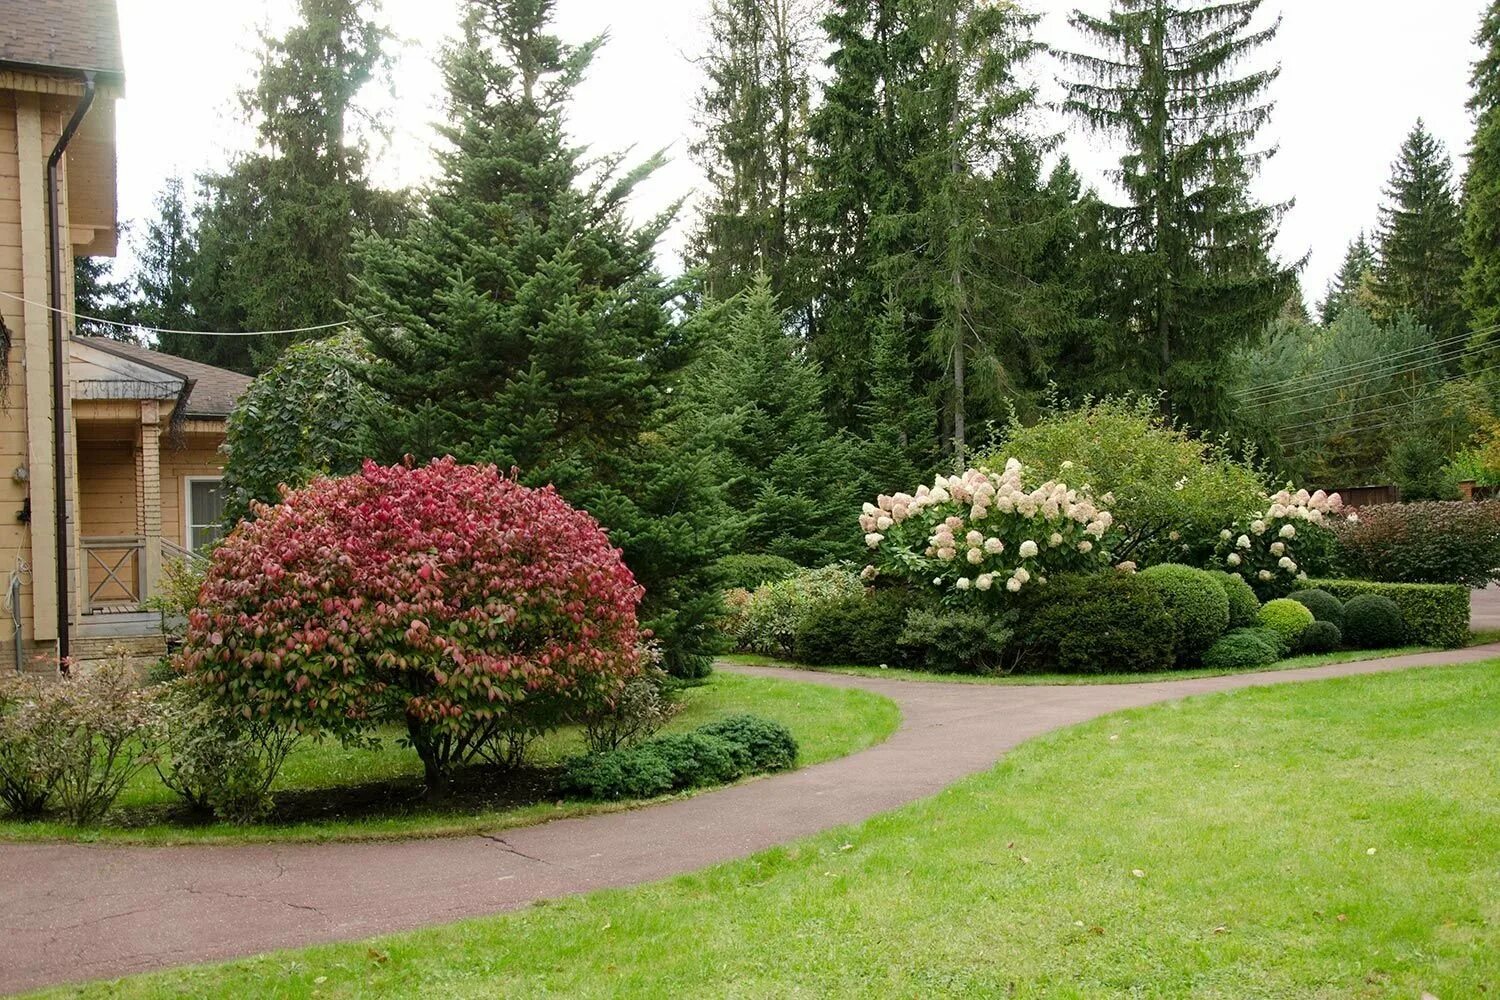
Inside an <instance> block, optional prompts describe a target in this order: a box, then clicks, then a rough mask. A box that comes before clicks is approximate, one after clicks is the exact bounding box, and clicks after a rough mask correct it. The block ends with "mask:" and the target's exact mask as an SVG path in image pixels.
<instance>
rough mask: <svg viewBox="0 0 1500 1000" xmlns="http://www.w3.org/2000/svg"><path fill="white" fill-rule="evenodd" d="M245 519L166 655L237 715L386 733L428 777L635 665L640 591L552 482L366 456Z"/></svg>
mask: <svg viewBox="0 0 1500 1000" xmlns="http://www.w3.org/2000/svg"><path fill="white" fill-rule="evenodd" d="M255 513H256V514H257V519H256V520H254V521H249V522H245V523H242V524H241V525H240V526H239V527H237V528H236V529H235V530H234V531H233V532H232V533H231V534H230V535H229V537H228V538H226V539H225V540H224V542H223V543H222V544H221V545H220V546H219V547H218V548H217V549H216V550H215V552H214V555H213V560H212V563H211V565H210V567H209V570H208V574H207V578H206V580H205V582H204V585H203V589H202V592H201V595H200V601H199V607H198V608H197V609H195V610H194V611H193V612H192V614H191V615H190V617H189V623H188V634H187V637H186V642H185V647H184V657H183V663H184V668H185V669H186V670H187V671H188V672H189V673H190V674H191V675H192V676H194V677H196V678H197V679H198V681H199V682H200V683H201V684H202V685H203V686H204V688H205V689H206V690H208V691H209V692H210V693H211V694H212V695H213V697H214V698H215V699H216V700H218V701H220V702H222V703H224V704H226V705H228V706H230V707H232V708H234V709H235V710H237V711H239V712H241V713H242V714H245V715H247V716H249V715H260V716H261V717H269V718H273V719H280V720H282V721H283V722H284V723H285V724H287V725H289V726H294V727H297V728H300V729H303V730H306V731H312V732H322V733H328V734H331V735H336V736H339V737H340V738H343V739H349V738H351V737H358V736H360V735H362V734H364V733H366V732H368V730H369V729H370V728H371V727H373V726H375V725H377V724H380V723H385V722H401V721H404V722H405V723H406V725H407V729H408V733H409V734H410V737H411V740H412V742H413V744H414V745H415V747H416V749H417V751H418V752H419V753H420V754H421V755H422V759H423V762H424V764H426V765H427V774H428V779H429V782H440V781H442V780H443V779H444V778H445V777H446V776H447V773H448V771H449V770H450V769H451V767H452V766H454V765H456V764H460V763H464V762H466V761H468V760H470V759H473V758H474V757H476V756H489V755H490V754H489V753H488V751H490V750H492V749H493V745H494V743H495V742H496V741H499V740H509V741H511V742H512V745H513V744H514V741H515V739H516V738H517V732H519V731H520V730H522V729H526V730H531V731H540V730H544V729H547V728H551V727H553V726H556V725H557V724H558V723H559V722H560V721H561V720H562V719H563V718H565V717H567V716H568V715H569V714H570V713H572V712H574V711H577V710H580V709H583V708H586V707H589V706H592V705H597V704H599V702H600V701H601V700H602V701H608V700H610V699H611V698H613V697H614V695H615V694H616V693H617V692H618V691H619V690H620V688H621V687H622V686H623V684H624V682H625V680H626V679H628V678H629V677H631V676H633V675H635V674H636V673H637V672H638V671H639V669H640V652H639V649H638V646H639V644H640V641H641V633H640V629H639V627H638V625H637V621H636V606H637V604H638V603H639V601H640V597H641V588H640V587H638V586H637V585H636V582H635V578H634V577H633V576H632V575H631V573H630V570H629V569H627V568H626V566H625V564H624V563H623V562H622V561H621V558H620V553H619V551H618V550H617V549H615V548H613V547H612V546H611V545H610V542H609V539H608V537H607V536H606V535H605V533H604V531H603V530H602V529H601V528H600V527H599V525H598V523H597V522H595V521H594V519H593V518H591V517H590V516H589V515H587V514H585V513H583V512H581V511H578V510H575V509H574V508H572V507H570V506H568V504H567V503H565V502H564V501H563V500H562V498H561V497H559V496H558V495H557V494H556V493H555V492H554V491H553V490H552V489H551V487H547V488H544V489H529V488H527V487H525V486H522V485H520V484H518V483H516V482H513V481H512V480H509V479H506V478H504V477H502V476H501V475H500V474H499V473H498V472H497V471H496V469H495V468H494V467H493V466H466V465H460V464H458V463H457V462H455V461H454V460H453V459H451V458H445V459H441V460H438V461H434V462H432V463H430V464H428V465H424V466H416V467H412V466H392V467H383V466H378V465H375V464H374V463H366V465H365V466H364V469H363V471H362V472H360V473H359V474H356V475H352V476H348V477H345V478H340V479H318V480H314V481H313V482H312V483H311V484H309V485H308V486H307V487H305V488H303V489H300V490H296V491H294V492H292V493H290V494H288V495H287V496H286V498H285V499H284V500H283V501H282V502H281V503H280V504H278V505H277V506H275V507H264V506H262V507H258V508H257V509H256V511H255Z"/></svg>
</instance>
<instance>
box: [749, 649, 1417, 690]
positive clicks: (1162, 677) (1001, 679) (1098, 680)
mask: <svg viewBox="0 0 1500 1000" xmlns="http://www.w3.org/2000/svg"><path fill="white" fill-rule="evenodd" d="M1436 651H1437V650H1436V649H1435V647H1432V646H1407V647H1404V648H1401V649H1375V650H1371V649H1341V650H1338V651H1337V652H1333V653H1313V654H1309V655H1306V656H1293V657H1290V658H1288V659H1285V660H1281V661H1279V662H1277V663H1273V664H1271V665H1270V666H1268V667H1252V668H1249V669H1245V670H1224V669H1214V668H1211V667H1197V668H1194V669H1190V670H1169V671H1165V672H1161V673H1149V674H1046V673H1038V674H1006V675H1004V676H992V675H983V676H980V675H976V674H940V673H933V672H931V671H926V670H906V669H902V668H900V667H858V666H830V667H809V666H806V665H805V664H800V663H791V662H789V661H786V660H779V659H777V658H776V657H774V656H758V655H756V654H753V653H732V654H730V655H728V656H724V657H721V658H720V659H721V660H723V662H725V663H740V664H745V665H746V666H755V667H785V668H786V669H788V670H811V671H814V672H826V673H833V674H852V675H854V676H855V677H884V678H886V679H887V680H898V681H928V682H930V681H942V682H944V683H949V684H1014V685H1029V684H1144V683H1147V682H1149V681H1180V680H1187V679H1189V678H1192V677H1223V676H1226V675H1229V674H1250V673H1260V672H1262V671H1270V670H1297V669H1299V668H1302V667H1321V666H1326V665H1328V664H1330V663H1352V662H1354V661H1356V660H1382V659H1386V658H1388V657H1392V656H1406V655H1408V654H1410V653H1431V652H1436Z"/></svg>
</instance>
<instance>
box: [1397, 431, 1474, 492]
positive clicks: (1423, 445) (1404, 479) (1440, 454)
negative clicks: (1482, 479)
mask: <svg viewBox="0 0 1500 1000" xmlns="http://www.w3.org/2000/svg"><path fill="white" fill-rule="evenodd" d="M1449 457H1450V452H1449V450H1448V449H1447V448H1446V447H1445V446H1444V442H1443V441H1442V440H1441V439H1438V438H1433V437H1432V436H1430V435H1428V434H1426V433H1424V432H1422V431H1418V432H1416V433H1414V434H1408V435H1407V436H1405V437H1403V438H1402V439H1401V440H1400V441H1399V442H1397V444H1396V447H1395V448H1393V449H1391V453H1390V455H1389V457H1388V458H1387V459H1386V476H1385V478H1386V479H1387V480H1389V481H1390V482H1392V483H1394V484H1395V485H1396V488H1397V489H1399V490H1400V491H1401V499H1402V500H1403V501H1405V502H1411V501H1414V500H1457V499H1458V479H1457V477H1456V476H1454V474H1453V471H1452V470H1451V469H1450V468H1449V465H1448V459H1449Z"/></svg>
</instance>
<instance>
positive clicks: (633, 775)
mask: <svg viewBox="0 0 1500 1000" xmlns="http://www.w3.org/2000/svg"><path fill="white" fill-rule="evenodd" d="M796 759H797V741H796V739H795V738H794V737H793V736H792V734H791V733H790V732H789V731H787V729H786V727H785V726H782V725H780V724H779V723H776V722H772V721H770V720H768V719H761V718H758V717H756V716H750V715H735V716H730V717H729V718H726V719H721V720H719V721H718V722H713V723H709V724H708V725H706V726H700V727H699V728H698V729H695V730H693V731H692V732H688V733H673V734H670V735H667V736H658V737H656V738H655V739H652V740H647V741H645V742H643V743H637V744H635V745H634V746H630V747H626V748H624V749H621V750H610V751H607V752H604V753H591V754H584V755H582V756H579V757H573V758H571V759H570V760H568V761H567V762H566V763H565V764H564V765H563V774H562V778H561V786H562V790H563V791H564V792H566V793H568V794H570V795H575V796H578V797H580V798H589V799H612V800H618V799H640V798H650V797H652V796H654V795H664V794H666V793H667V792H675V791H681V790H682V789H685V788H698V787H702V786H704V785H713V784H721V783H724V782H728V781H734V780H735V779H736V778H739V777H742V776H744V775H746V774H755V773H760V772H764V771H776V770H784V769H786V768H788V767H791V766H792V765H793V764H794V763H796Z"/></svg>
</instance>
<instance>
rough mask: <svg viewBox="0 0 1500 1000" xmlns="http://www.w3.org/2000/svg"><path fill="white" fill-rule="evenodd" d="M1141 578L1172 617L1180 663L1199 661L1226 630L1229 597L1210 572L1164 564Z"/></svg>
mask: <svg viewBox="0 0 1500 1000" xmlns="http://www.w3.org/2000/svg"><path fill="white" fill-rule="evenodd" d="M1140 576H1141V579H1143V580H1145V581H1146V582H1147V583H1149V584H1150V585H1151V586H1152V587H1154V588H1155V589H1156V591H1157V593H1159V594H1160V595H1161V599H1162V602H1163V603H1165V604H1166V606H1167V612H1168V614H1170V615H1171V617H1172V621H1173V623H1174V625H1175V626H1176V637H1175V640H1174V643H1175V646H1176V650H1177V661H1178V662H1179V663H1183V662H1188V661H1192V660H1196V659H1198V657H1200V656H1202V655H1203V653H1204V652H1206V651H1207V650H1208V648H1209V647H1210V646H1212V645H1213V644H1214V643H1215V642H1217V641H1218V639H1219V636H1221V635H1223V634H1224V631H1225V629H1227V628H1229V595H1228V593H1227V592H1226V591H1225V589H1224V585H1223V584H1221V583H1220V582H1219V581H1218V580H1217V579H1216V578H1215V577H1214V575H1213V574H1212V573H1209V572H1207V571H1205V570H1201V569H1194V568H1193V567H1191V566H1179V565H1176V564H1175V563H1164V564H1162V565H1160V566H1152V567H1151V568H1150V569H1148V570H1144V571H1142V572H1141V574H1140Z"/></svg>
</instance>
